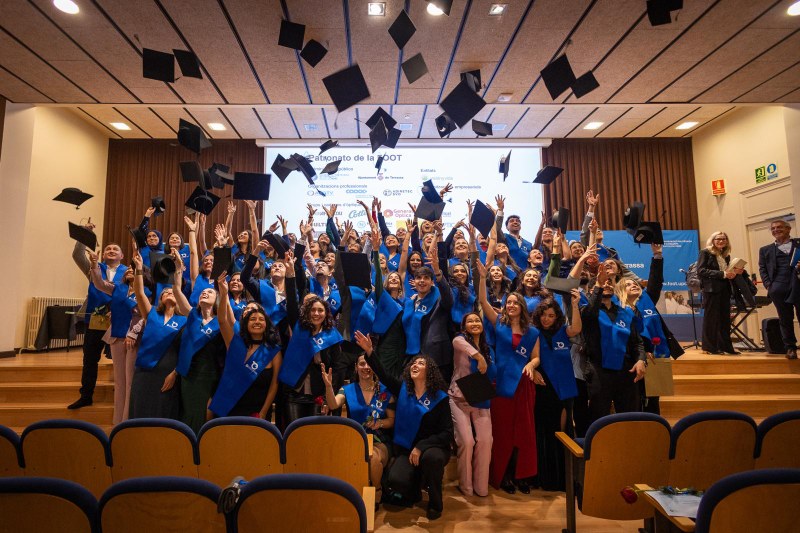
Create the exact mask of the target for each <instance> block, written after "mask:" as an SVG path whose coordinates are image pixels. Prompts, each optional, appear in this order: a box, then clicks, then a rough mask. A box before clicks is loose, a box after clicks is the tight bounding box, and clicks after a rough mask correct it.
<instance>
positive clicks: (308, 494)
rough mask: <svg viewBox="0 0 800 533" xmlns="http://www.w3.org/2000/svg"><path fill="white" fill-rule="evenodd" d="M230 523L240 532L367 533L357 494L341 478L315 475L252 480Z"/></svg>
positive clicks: (275, 476)
mask: <svg viewBox="0 0 800 533" xmlns="http://www.w3.org/2000/svg"><path fill="white" fill-rule="evenodd" d="M319 447H320V446H317V447H316V448H315V449H314V450H311V453H313V452H314V451H316V450H317V449H319ZM232 522H233V525H234V526H235V527H236V528H238V531H240V532H245V531H270V532H272V533H296V532H298V531H324V532H325V533H340V532H341V533H352V532H355V531H358V532H361V533H364V532H365V531H367V514H366V509H365V507H364V502H363V501H362V499H361V495H360V494H359V492H358V491H357V490H356V489H354V488H353V487H352V486H350V484H349V483H346V482H344V481H342V480H340V479H335V478H332V477H329V476H321V475H315V474H276V475H274V476H264V477H260V478H256V479H254V480H253V481H251V482H250V483H248V484H247V485H245V486H244V488H243V489H242V493H241V497H240V499H239V504H238V505H237V506H236V509H235V510H234V513H233V519H232Z"/></svg>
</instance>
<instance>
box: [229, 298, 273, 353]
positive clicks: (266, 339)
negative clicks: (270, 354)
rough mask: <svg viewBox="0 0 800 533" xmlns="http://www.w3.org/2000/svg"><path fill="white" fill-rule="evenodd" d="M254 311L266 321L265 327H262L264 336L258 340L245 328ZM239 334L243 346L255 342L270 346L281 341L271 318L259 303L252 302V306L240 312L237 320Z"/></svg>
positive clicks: (249, 345)
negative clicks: (240, 315) (239, 317)
mask: <svg viewBox="0 0 800 533" xmlns="http://www.w3.org/2000/svg"><path fill="white" fill-rule="evenodd" d="M256 313H258V314H260V315H262V316H263V317H264V320H265V321H266V323H267V327H266V328H265V329H264V336H263V337H262V338H261V340H260V341H258V340H256V339H254V338H253V337H252V336H251V335H250V332H249V331H248V329H247V326H248V325H249V322H250V317H252V316H253V315H255V314H256ZM239 335H241V337H242V340H244V344H245V346H247V347H248V348H250V347H251V346H253V345H255V344H268V345H270V346H277V345H279V344H280V342H281V339H280V337H279V336H278V331H277V330H276V329H275V325H274V324H273V323H272V319H270V318H269V314H268V313H267V312H266V311H265V310H264V308H263V307H261V305H259V304H253V307H249V308H247V309H245V310H244V312H243V313H242V318H241V320H239Z"/></svg>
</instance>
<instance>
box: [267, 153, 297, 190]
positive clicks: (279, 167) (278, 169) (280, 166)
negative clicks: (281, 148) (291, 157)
mask: <svg viewBox="0 0 800 533" xmlns="http://www.w3.org/2000/svg"><path fill="white" fill-rule="evenodd" d="M286 161H287V160H286V159H285V158H284V157H283V156H282V155H281V154H278V155H277V156H276V157H275V161H273V163H272V167H271V170H272V172H273V173H274V174H275V175H276V176H278V179H279V180H281V183H283V182H284V181H285V180H286V178H287V177H288V176H289V174H291V173H292V170H294V169H291V168H287V167H286V166H284V163H285V162H286Z"/></svg>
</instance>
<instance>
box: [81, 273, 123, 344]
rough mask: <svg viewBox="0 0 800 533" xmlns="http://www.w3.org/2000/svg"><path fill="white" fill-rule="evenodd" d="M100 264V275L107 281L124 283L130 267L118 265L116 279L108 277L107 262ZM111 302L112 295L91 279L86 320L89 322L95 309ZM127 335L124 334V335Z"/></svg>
mask: <svg viewBox="0 0 800 533" xmlns="http://www.w3.org/2000/svg"><path fill="white" fill-rule="evenodd" d="M99 265H100V276H101V277H102V278H103V279H104V280H107V281H111V282H113V283H122V278H123V277H125V271H126V270H128V267H126V266H125V265H119V266H118V267H117V272H116V273H115V274H114V279H108V275H107V274H106V271H107V269H108V267H107V266H106V264H105V263H99ZM109 303H111V296H109V295H108V294H106V293H104V292H103V291H101V290H100V289H98V288H97V287H95V286H94V283H92V282H91V281H90V282H89V291H88V293H87V295H86V314H85V315H84V321H85V322H86V323H87V324H88V323H89V317H90V315H91V314H92V313H93V312H94V310H95V309H97V308H98V307H102V306H104V305H107V304H109ZM124 336H125V335H123V337H124Z"/></svg>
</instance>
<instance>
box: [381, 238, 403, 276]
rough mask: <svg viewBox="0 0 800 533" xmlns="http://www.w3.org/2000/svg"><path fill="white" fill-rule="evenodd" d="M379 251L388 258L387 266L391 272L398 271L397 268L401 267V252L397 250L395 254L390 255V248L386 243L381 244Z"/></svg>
mask: <svg viewBox="0 0 800 533" xmlns="http://www.w3.org/2000/svg"><path fill="white" fill-rule="evenodd" d="M379 251H380V253H382V254H383V257H385V258H386V267H387V268H388V269H389V272H397V269H398V268H400V252H395V254H394V255H390V254H389V249H388V248H387V247H386V245H385V244H381V248H380V250H379Z"/></svg>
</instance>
